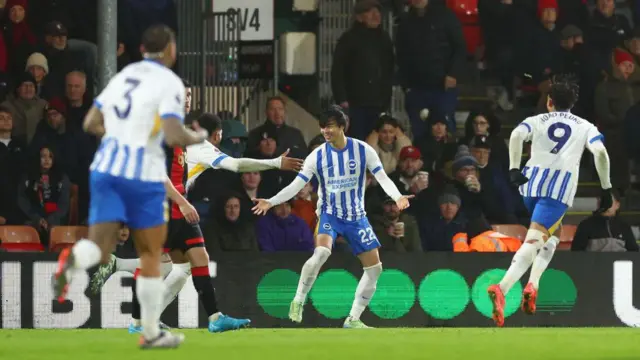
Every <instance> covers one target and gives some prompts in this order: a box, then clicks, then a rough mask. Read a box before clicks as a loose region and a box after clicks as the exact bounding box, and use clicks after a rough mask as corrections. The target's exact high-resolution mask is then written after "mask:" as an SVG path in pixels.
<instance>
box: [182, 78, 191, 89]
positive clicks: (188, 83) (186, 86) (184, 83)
mask: <svg viewBox="0 0 640 360" xmlns="http://www.w3.org/2000/svg"><path fill="white" fill-rule="evenodd" d="M182 85H184V87H185V88H190V87H191V83H190V82H189V80H187V79H185V78H182Z"/></svg>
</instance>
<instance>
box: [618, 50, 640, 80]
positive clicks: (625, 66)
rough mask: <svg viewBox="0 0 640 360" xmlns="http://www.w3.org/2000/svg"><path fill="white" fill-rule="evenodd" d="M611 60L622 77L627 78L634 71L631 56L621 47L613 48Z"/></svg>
mask: <svg viewBox="0 0 640 360" xmlns="http://www.w3.org/2000/svg"><path fill="white" fill-rule="evenodd" d="M613 61H614V62H615V64H616V66H617V69H618V71H620V74H621V75H622V78H623V79H625V80H627V79H629V77H631V75H632V74H633V72H634V71H635V63H634V62H633V56H632V55H631V54H629V53H628V52H626V51H624V50H622V49H615V50H614V51H613Z"/></svg>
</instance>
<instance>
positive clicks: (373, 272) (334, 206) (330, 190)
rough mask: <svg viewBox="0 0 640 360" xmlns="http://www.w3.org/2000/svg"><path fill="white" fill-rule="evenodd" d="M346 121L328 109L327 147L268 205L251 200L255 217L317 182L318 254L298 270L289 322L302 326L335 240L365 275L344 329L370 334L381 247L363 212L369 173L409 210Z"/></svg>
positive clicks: (314, 153) (370, 150)
mask: <svg viewBox="0 0 640 360" xmlns="http://www.w3.org/2000/svg"><path fill="white" fill-rule="evenodd" d="M346 122H347V120H346V115H345V114H344V113H343V112H342V111H339V110H337V109H335V108H334V109H331V110H329V111H327V112H326V113H324V114H323V116H322V117H321V118H320V128H321V131H322V135H323V136H324V138H325V140H326V142H325V144H324V145H321V146H319V147H318V148H316V149H315V150H314V151H312V152H311V154H309V156H307V158H306V160H305V161H304V165H303V167H302V171H301V172H300V173H299V174H298V176H297V177H296V178H295V179H294V180H293V182H292V183H291V184H289V185H288V186H287V187H286V188H284V189H283V190H282V191H280V192H279V193H278V194H276V195H275V196H274V197H272V198H271V199H268V200H265V199H254V202H255V203H256V205H255V206H254V207H253V211H254V213H255V214H257V215H261V214H266V213H267V211H268V210H269V209H270V208H271V207H273V206H275V205H278V204H282V203H284V202H286V201H288V200H289V199H291V198H293V197H294V196H295V195H296V194H297V193H298V192H299V191H300V190H301V189H302V188H303V187H304V186H305V184H306V183H307V182H309V180H310V179H311V177H312V176H314V175H315V176H316V177H317V178H318V180H319V182H320V186H319V189H318V207H317V208H318V227H317V228H316V248H315V250H314V252H313V255H312V256H311V258H310V259H309V260H307V262H306V263H305V264H304V266H303V267H302V273H301V275H300V281H299V282H298V290H297V292H296V296H295V298H294V299H293V301H292V302H291V307H290V309H289V318H290V319H291V320H292V321H294V322H297V323H300V322H302V310H303V305H304V302H305V300H306V298H307V294H308V293H309V291H310V290H311V287H312V286H313V283H314V281H315V280H316V277H317V276H318V273H319V272H320V268H321V267H322V265H323V264H324V263H325V262H326V261H327V259H328V258H329V256H330V255H331V248H332V246H333V243H334V241H335V240H336V237H337V236H338V235H342V236H344V237H345V238H346V239H347V241H348V242H349V245H350V246H351V249H352V251H353V253H354V254H355V255H356V256H357V257H358V258H359V259H360V262H361V263H362V266H363V268H364V274H363V275H362V278H361V279H360V283H359V284H358V287H357V288H356V294H355V300H354V301H353V306H352V308H351V312H350V313H349V317H347V319H346V320H345V322H344V327H345V328H368V326H366V325H365V324H364V323H363V322H362V321H361V320H360V315H361V314H362V312H363V311H364V309H365V308H366V307H367V305H369V302H370V301H371V298H372V297H373V294H374V293H375V291H376V285H377V282H378V278H379V277H380V274H381V273H382V263H381V262H380V255H379V253H378V248H379V247H380V242H379V241H378V238H377V237H376V236H375V234H374V233H373V229H372V228H371V225H370V224H369V220H367V217H366V213H365V211H364V191H365V184H366V177H365V175H366V171H367V169H368V170H369V171H371V172H372V173H373V175H374V176H375V178H376V180H377V181H378V183H379V184H380V186H382V188H383V189H384V191H385V192H386V193H387V194H388V195H389V196H390V197H391V198H392V199H393V200H395V202H396V204H397V205H398V208H399V209H400V210H404V209H406V208H408V207H409V199H410V198H412V197H413V196H403V195H402V194H400V192H399V191H398V189H397V188H396V186H395V185H394V184H393V182H392V181H391V180H390V179H389V177H388V176H387V174H386V173H385V172H384V170H383V169H382V163H381V162H380V158H378V155H377V154H376V152H375V150H373V148H371V146H369V145H367V143H365V142H363V141H360V140H357V139H353V138H349V137H346V136H345V134H344V129H345V126H346Z"/></svg>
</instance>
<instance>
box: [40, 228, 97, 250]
mask: <svg viewBox="0 0 640 360" xmlns="http://www.w3.org/2000/svg"><path fill="white" fill-rule="evenodd" d="M88 235H89V228H87V227H86V226H56V227H54V228H53V229H51V236H50V241H49V250H50V251H61V250H62V249H65V248H68V247H71V246H73V244H75V243H76V241H78V240H80V239H82V238H87V236H88Z"/></svg>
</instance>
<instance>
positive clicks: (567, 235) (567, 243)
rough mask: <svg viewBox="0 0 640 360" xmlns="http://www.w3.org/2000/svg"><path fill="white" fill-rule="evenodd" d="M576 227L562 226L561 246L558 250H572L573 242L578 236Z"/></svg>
mask: <svg viewBox="0 0 640 360" xmlns="http://www.w3.org/2000/svg"><path fill="white" fill-rule="evenodd" d="M577 228H578V227H577V226H576V225H562V228H561V229H560V244H558V250H571V242H572V241H573V237H574V236H575V235H576V229H577Z"/></svg>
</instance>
